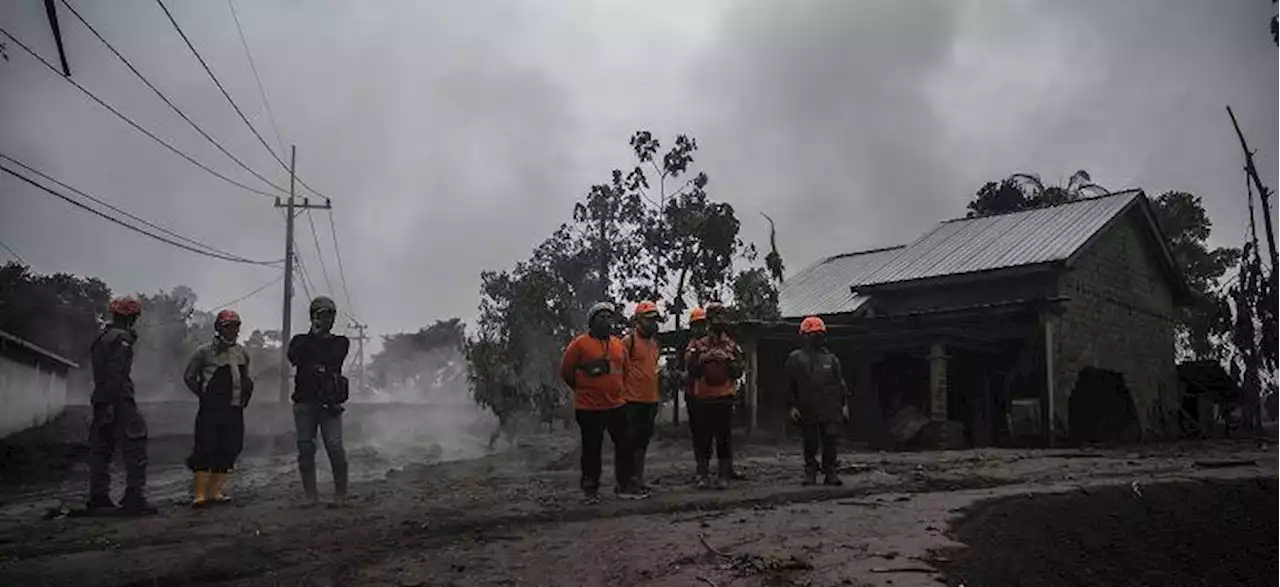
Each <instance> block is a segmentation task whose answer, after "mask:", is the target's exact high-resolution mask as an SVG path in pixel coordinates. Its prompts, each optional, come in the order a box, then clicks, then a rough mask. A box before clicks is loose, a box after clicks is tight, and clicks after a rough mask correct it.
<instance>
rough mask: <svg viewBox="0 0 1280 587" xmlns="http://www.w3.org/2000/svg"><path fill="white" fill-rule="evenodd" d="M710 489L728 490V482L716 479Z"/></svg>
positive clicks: (723, 479)
mask: <svg viewBox="0 0 1280 587" xmlns="http://www.w3.org/2000/svg"><path fill="white" fill-rule="evenodd" d="M711 488H712V489H716V490H723V489H728V488H729V480H728V479H725V478H724V477H716V478H715V481H714V482H713V485H712V486H711Z"/></svg>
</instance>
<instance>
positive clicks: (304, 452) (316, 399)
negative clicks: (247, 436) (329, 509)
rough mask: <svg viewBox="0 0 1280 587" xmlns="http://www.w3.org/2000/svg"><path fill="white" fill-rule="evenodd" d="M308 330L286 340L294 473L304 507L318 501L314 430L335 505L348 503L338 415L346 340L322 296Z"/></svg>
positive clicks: (346, 391) (344, 398)
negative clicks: (295, 436)
mask: <svg viewBox="0 0 1280 587" xmlns="http://www.w3.org/2000/svg"><path fill="white" fill-rule="evenodd" d="M310 314H311V331H310V332H307V333H305V334H299V335H296V336H294V337H293V340H290V341H289V351H288V356H289V363H291V364H292V365H293V366H294V367H295V368H296V370H297V371H296V373H295V376H294V377H295V379H294V387H293V420H294V424H295V425H296V427H297V432H298V472H299V473H300V474H301V475H302V490H303V492H304V493H305V494H306V503H307V505H308V506H311V505H315V504H316V503H317V502H318V501H319V499H320V496H319V492H318V491H317V490H316V430H317V429H319V431H320V437H321V439H322V440H323V441H324V450H325V452H326V453H328V454H329V466H330V467H331V468H332V469H333V494H334V502H333V506H334V507H340V506H342V505H344V504H345V503H346V499H347V453H346V450H345V449H344V448H343V446H342V412H343V406H342V404H344V403H345V402H346V401H347V396H348V394H349V388H348V385H349V383H348V381H347V378H346V377H343V375H342V363H343V361H345V360H346V359H347V351H348V350H349V349H350V347H351V341H350V340H348V339H347V337H345V336H341V335H338V334H334V333H333V322H334V319H335V318H336V317H337V314H338V306H337V304H335V303H334V302H333V300H332V299H329V298H327V297H324V296H319V297H317V298H315V299H313V300H311V307H310Z"/></svg>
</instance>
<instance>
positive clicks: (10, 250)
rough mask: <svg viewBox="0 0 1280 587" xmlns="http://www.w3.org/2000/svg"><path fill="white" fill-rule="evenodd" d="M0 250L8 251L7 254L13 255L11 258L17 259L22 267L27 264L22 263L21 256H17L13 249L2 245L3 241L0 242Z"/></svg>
mask: <svg viewBox="0 0 1280 587" xmlns="http://www.w3.org/2000/svg"><path fill="white" fill-rule="evenodd" d="M0 248H2V249H4V250H6V251H9V254H10V255H13V258H14V259H17V260H18V262H19V263H22V264H23V265H26V264H27V262H26V261H23V260H22V256H21V255H19V254H18V253H17V252H15V251H14V250H13V249H11V248H9V245H6V244H4V241H0Z"/></svg>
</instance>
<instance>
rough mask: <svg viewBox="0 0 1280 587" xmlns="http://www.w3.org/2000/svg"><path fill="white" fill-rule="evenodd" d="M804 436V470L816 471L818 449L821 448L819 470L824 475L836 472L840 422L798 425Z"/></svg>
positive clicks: (811, 473) (809, 472)
mask: <svg viewBox="0 0 1280 587" xmlns="http://www.w3.org/2000/svg"><path fill="white" fill-rule="evenodd" d="M800 429H801V432H802V433H803V436H804V471H805V473H806V474H810V475H816V474H817V473H818V470H819V467H818V449H819V448H821V449H822V467H821V470H822V472H823V473H824V474H826V475H834V474H835V472H836V449H837V447H838V446H839V443H840V423H839V422H821V423H805V424H802V425H801V426H800Z"/></svg>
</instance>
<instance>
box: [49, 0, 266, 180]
mask: <svg viewBox="0 0 1280 587" xmlns="http://www.w3.org/2000/svg"><path fill="white" fill-rule="evenodd" d="M61 2H62V4H63V6H66V7H67V10H70V11H71V14H73V15H74V16H75V17H76V19H78V20H79V21H80V23H81V24H83V25H84V26H85V28H88V29H89V32H91V33H93V36H95V37H97V38H98V40H99V41H101V42H102V44H103V45H105V46H106V47H107V49H108V50H110V51H111V52H112V53H113V54H115V56H116V58H117V59H119V60H120V62H121V63H124V65H125V67H128V68H129V71H131V72H133V75H134V76H136V77H137V78H138V79H139V80H141V81H142V83H143V84H145V85H146V86H147V87H148V88H151V91H152V92H155V94H156V96H159V97H160V99H161V100H163V101H164V103H165V104H166V105H168V106H169V109H171V110H173V111H174V113H176V114H177V115H178V116H180V117H182V119H183V120H185V121H186V122H187V124H189V125H191V128H194V129H196V132H198V133H200V136H202V137H204V138H205V139H207V140H208V141H209V142H210V143H212V144H213V146H214V147H217V149H218V150H219V151H222V154H224V155H226V156H227V157H228V158H230V159H231V160H232V161H234V162H235V163H236V165H239V166H240V168H241V169H244V170H245V171H248V172H249V174H250V175H253V176H254V177H256V178H258V179H260V180H262V182H263V183H265V184H267V185H269V186H271V187H273V188H275V189H276V190H279V191H280V192H281V193H285V194H287V193H289V191H288V190H286V189H284V188H282V187H280V186H279V185H276V184H275V183H273V182H272V181H271V180H269V179H267V178H265V177H263V176H262V174H260V173H258V172H257V171H254V170H253V169H252V168H250V167H249V166H248V165H247V164H245V162H244V161H241V160H240V158H238V157H236V156H235V155H232V154H231V152H230V151H228V150H227V149H226V147H223V146H222V144H221V143H219V142H218V141H217V140H215V139H214V138H213V137H212V136H209V133H207V132H205V130H204V129H203V128H200V125H198V124H196V123H195V121H194V120H191V117H189V116H187V114H186V113H185V112H183V111H182V110H181V109H180V108H178V106H177V105H175V104H174V103H173V101H172V100H170V99H169V97H168V96H166V95H164V92H161V91H160V89H159V88H157V87H156V86H155V85H154V84H152V83H151V81H150V80H148V79H147V78H146V76H144V75H142V72H140V71H138V68H136V67H134V66H133V63H131V62H130V61H129V60H128V59H126V58H125V56H124V55H121V54H120V52H119V51H117V50H116V48H115V47H114V46H112V45H111V43H109V42H108V41H107V39H106V38H104V37H103V36H102V35H101V34H100V33H98V29H96V28H94V27H93V25H91V24H89V21H87V20H85V18H84V17H83V16H80V13H79V12H78V11H77V10H76V9H75V7H73V6H71V3H70V2H68V1H67V0H61Z"/></svg>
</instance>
